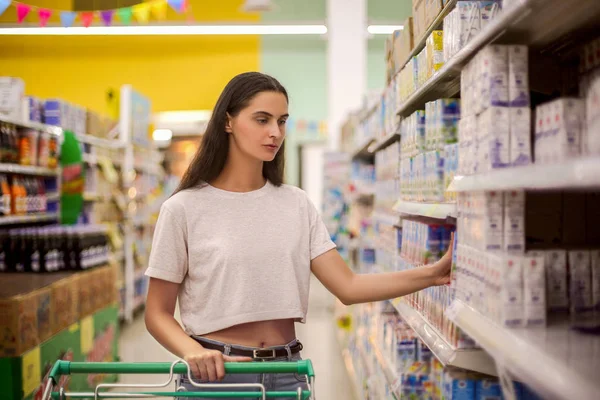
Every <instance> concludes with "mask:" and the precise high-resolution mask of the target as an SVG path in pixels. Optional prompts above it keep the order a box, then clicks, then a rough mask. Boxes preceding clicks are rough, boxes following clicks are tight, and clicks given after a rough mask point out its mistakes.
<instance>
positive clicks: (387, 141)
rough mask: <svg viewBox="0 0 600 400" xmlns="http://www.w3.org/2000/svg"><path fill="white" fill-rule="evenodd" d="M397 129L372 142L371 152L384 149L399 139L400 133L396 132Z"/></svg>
mask: <svg viewBox="0 0 600 400" xmlns="http://www.w3.org/2000/svg"><path fill="white" fill-rule="evenodd" d="M397 130H398V129H396V132H394V133H390V134H389V135H387V136H386V137H384V138H383V139H381V140H378V141H376V142H374V143H375V145H374V147H373V151H372V152H373V153H377V152H378V151H380V150H383V149H385V148H386V147H388V146H389V145H391V144H392V143H396V142H397V141H399V140H400V134H399V133H398V132H397Z"/></svg>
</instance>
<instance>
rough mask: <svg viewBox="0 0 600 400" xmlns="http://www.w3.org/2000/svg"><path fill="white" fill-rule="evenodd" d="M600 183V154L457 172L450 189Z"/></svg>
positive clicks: (566, 186)
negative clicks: (481, 171)
mask: <svg viewBox="0 0 600 400" xmlns="http://www.w3.org/2000/svg"><path fill="white" fill-rule="evenodd" d="M598 187H600V158H599V157H595V158H582V159H576V160H569V161H565V162H562V163H560V164H551V165H538V164H532V165H529V166H524V167H515V168H506V169H502V170H496V171H492V172H489V173H486V174H480V175H470V176H457V177H456V178H454V181H453V182H452V183H451V184H450V186H449V187H448V190H449V191H455V192H464V191H471V190H513V189H528V190H543V189H584V188H598Z"/></svg>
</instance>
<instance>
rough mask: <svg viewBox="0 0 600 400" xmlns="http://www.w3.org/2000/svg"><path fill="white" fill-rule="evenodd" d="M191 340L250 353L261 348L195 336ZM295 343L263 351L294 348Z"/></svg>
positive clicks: (296, 341) (296, 340)
mask: <svg viewBox="0 0 600 400" xmlns="http://www.w3.org/2000/svg"><path fill="white" fill-rule="evenodd" d="M192 338H194V339H196V340H199V341H202V342H208V343H212V344H216V345H219V346H223V347H226V346H229V347H230V348H232V349H238V350H250V351H252V350H259V349H261V347H250V346H243V345H241V344H232V343H225V342H220V341H218V340H213V339H207V338H205V337H202V336H196V335H192ZM297 343H298V339H294V340H292V341H291V342H289V343H286V344H282V345H278V346H270V347H265V349H275V350H278V349H285V348H286V347H291V346H294V345H296V344H297Z"/></svg>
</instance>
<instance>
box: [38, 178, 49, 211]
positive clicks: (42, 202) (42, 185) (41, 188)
mask: <svg viewBox="0 0 600 400" xmlns="http://www.w3.org/2000/svg"><path fill="white" fill-rule="evenodd" d="M37 185H38V198H39V200H38V211H39V212H46V211H48V197H47V196H46V182H45V181H44V178H38V181H37Z"/></svg>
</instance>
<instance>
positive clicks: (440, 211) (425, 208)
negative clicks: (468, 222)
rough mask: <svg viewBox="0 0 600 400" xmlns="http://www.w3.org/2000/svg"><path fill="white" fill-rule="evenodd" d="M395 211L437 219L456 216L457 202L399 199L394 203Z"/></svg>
mask: <svg viewBox="0 0 600 400" xmlns="http://www.w3.org/2000/svg"><path fill="white" fill-rule="evenodd" d="M394 211H397V212H399V213H400V214H407V215H418V216H421V217H429V218H436V219H446V218H448V217H452V218H456V216H457V212H456V204H455V203H419V202H410V201H403V200H398V202H397V203H396V204H395V205H394Z"/></svg>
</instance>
